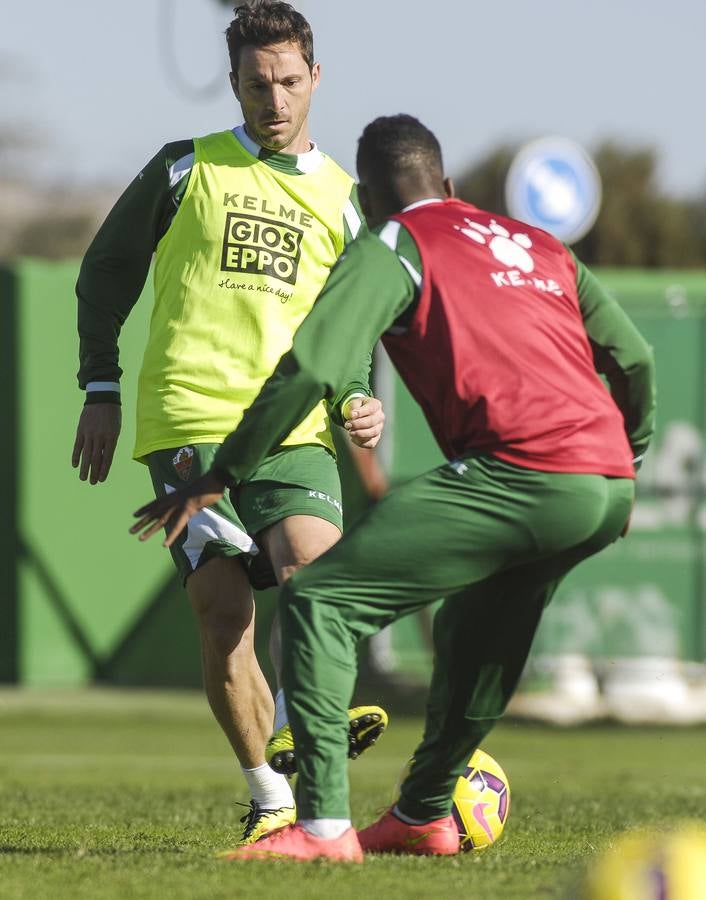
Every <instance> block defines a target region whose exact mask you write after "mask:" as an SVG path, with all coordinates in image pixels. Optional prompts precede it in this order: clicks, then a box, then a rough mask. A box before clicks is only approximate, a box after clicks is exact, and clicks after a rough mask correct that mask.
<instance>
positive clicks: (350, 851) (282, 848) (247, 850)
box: [218, 824, 363, 863]
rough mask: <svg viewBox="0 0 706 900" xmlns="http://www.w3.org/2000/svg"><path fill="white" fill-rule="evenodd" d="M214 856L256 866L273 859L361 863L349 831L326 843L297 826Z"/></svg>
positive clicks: (358, 847)
mask: <svg viewBox="0 0 706 900" xmlns="http://www.w3.org/2000/svg"><path fill="white" fill-rule="evenodd" d="M218 855H219V857H220V858H221V859H232V860H241V859H253V860H259V861H260V862H267V861H268V860H274V859H291V860H294V861H296V862H310V861H311V860H313V859H332V860H335V861H336V862H352V863H362V862H363V851H362V850H361V848H360V843H359V841H358V836H357V835H356V833H355V831H354V829H353V828H348V829H347V830H346V831H344V832H343V834H342V835H341V836H340V837H339V838H333V839H331V840H327V839H325V838H319V837H315V836H314V835H313V834H309V832H308V831H305V830H304V829H303V828H302V826H301V825H299V824H295V825H288V826H287V827H286V828H280V829H279V830H278V831H273V832H272V833H271V834H268V835H266V836H265V837H263V838H260V840H259V841H256V842H255V843H254V844H248V845H247V846H245V847H236V848H235V849H234V850H228V851H226V852H225V853H219V854H218Z"/></svg>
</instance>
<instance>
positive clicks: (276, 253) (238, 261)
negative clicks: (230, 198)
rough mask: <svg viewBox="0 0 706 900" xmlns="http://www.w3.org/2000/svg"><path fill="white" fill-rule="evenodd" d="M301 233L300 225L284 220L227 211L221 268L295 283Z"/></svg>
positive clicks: (226, 270) (225, 270) (302, 233)
mask: <svg viewBox="0 0 706 900" xmlns="http://www.w3.org/2000/svg"><path fill="white" fill-rule="evenodd" d="M303 235H304V232H303V231H302V230H301V229H300V228H295V227H294V226H293V225H289V224H286V223H284V222H278V221H276V220H272V219H263V218H262V217H261V216H247V215H245V214H244V213H241V212H229V213H226V227H225V234H224V236H223V255H222V257H221V270H222V271H224V272H245V273H247V274H248V275H269V276H271V277H273V278H278V279H279V280H280V281H285V282H286V283H287V284H295V283H296V280H297V269H298V267H299V256H300V254H301V243H302V237H303Z"/></svg>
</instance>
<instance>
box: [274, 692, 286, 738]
mask: <svg viewBox="0 0 706 900" xmlns="http://www.w3.org/2000/svg"><path fill="white" fill-rule="evenodd" d="M288 721H289V718H288V717H287V707H286V706H285V704H284V691H283V690H282V688H280V689H279V690H278V691H277V693H276V694H275V727H274V730H275V731H279V729H280V728H281V727H282V726H283V725H286V724H287V722H288Z"/></svg>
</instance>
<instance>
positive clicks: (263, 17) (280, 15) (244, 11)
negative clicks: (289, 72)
mask: <svg viewBox="0 0 706 900" xmlns="http://www.w3.org/2000/svg"><path fill="white" fill-rule="evenodd" d="M233 13H234V18H233V21H232V22H231V23H230V25H229V26H228V28H227V29H226V43H227V45H228V56H229V57H230V67H231V71H233V72H234V73H235V74H237V73H238V66H239V64H240V53H241V51H242V49H243V47H269V46H270V45H271V44H284V43H287V42H290V41H291V42H292V43H294V44H298V46H299V49H300V50H301V54H302V56H303V57H304V60H305V61H306V64H307V65H308V66H309V69H310V70H311V69H312V68H313V66H314V36H313V34H312V32H311V26H310V25H309V23H308V22H307V20H306V19H305V18H304V16H303V15H302V14H301V13H298V12H297V11H296V9H294V7H293V6H291V5H290V4H289V3H283V2H281V0H253V2H251V3H244V4H242V5H240V6H236V7H235V9H234V10H233Z"/></svg>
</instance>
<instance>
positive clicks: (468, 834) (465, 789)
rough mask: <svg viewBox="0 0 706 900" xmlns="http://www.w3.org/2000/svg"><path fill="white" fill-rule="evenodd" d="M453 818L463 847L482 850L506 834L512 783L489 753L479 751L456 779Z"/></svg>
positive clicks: (463, 848)
mask: <svg viewBox="0 0 706 900" xmlns="http://www.w3.org/2000/svg"><path fill="white" fill-rule="evenodd" d="M453 801H454V802H453V809H452V810H451V812H452V815H453V817H454V821H455V822H456V825H457V826H458V836H459V839H460V841H461V850H462V851H464V850H482V849H483V847H489V846H490V844H492V843H494V842H495V841H497V839H498V838H499V837H500V835H501V834H502V833H503V828H504V827H505V823H506V822H507V817H508V814H509V812H510V784H509V782H508V780H507V776H506V775H505V773H504V772H503V770H502V769H501V768H500V766H499V765H498V764H497V762H496V761H495V760H494V759H493V757H492V756H490V755H489V754H488V753H484V752H483V750H476V751H475V753H474V754H473V756H471V758H470V759H469V760H468V765H467V766H466V770H465V772H464V773H463V775H461V777H460V778H459V779H458V781H457V782H456V788H455V790H454V794H453Z"/></svg>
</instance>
